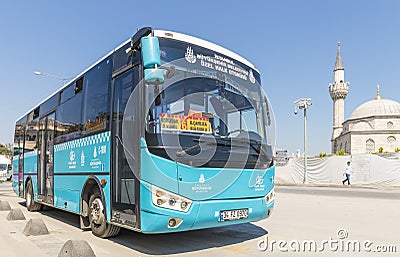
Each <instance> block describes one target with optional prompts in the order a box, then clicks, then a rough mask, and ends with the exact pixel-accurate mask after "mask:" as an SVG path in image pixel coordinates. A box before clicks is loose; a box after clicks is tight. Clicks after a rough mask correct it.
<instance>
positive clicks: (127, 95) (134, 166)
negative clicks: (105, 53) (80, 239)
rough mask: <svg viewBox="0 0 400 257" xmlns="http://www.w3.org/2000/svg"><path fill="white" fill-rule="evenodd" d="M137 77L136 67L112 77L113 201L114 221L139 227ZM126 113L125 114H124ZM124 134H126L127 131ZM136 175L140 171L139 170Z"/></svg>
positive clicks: (112, 219)
mask: <svg viewBox="0 0 400 257" xmlns="http://www.w3.org/2000/svg"><path fill="white" fill-rule="evenodd" d="M137 77H138V68H137V66H136V67H134V68H132V69H130V70H128V71H126V72H124V73H122V74H121V75H118V76H117V77H115V78H114V79H113V112H112V113H113V116H112V149H113V154H112V159H113V160H112V163H113V165H112V196H111V198H112V204H111V221H112V222H115V223H119V224H122V225H125V226H130V227H133V228H138V226H139V224H140V223H139V222H138V214H139V211H138V202H139V180H138V178H137V177H136V175H135V173H136V172H135V171H137V170H138V169H139V162H138V160H139V159H140V158H139V157H138V156H139V154H138V153H139V151H140V141H139V139H140V136H139V132H138V130H139V127H140V126H139V125H138V124H136V123H135V121H137V119H136V118H135V117H137V113H138V108H137V105H138V104H139V103H138V102H139V101H132V98H131V94H132V92H133V89H134V88H135V86H136V83H137V81H138V80H137ZM124 115H126V117H124ZM124 133H125V134H124ZM136 174H137V173H136Z"/></svg>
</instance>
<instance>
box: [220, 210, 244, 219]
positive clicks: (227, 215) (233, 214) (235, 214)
mask: <svg viewBox="0 0 400 257" xmlns="http://www.w3.org/2000/svg"><path fill="white" fill-rule="evenodd" d="M248 216H249V210H248V209H240V210H228V211H220V213H219V220H220V221H225V220H240V219H247V218H248Z"/></svg>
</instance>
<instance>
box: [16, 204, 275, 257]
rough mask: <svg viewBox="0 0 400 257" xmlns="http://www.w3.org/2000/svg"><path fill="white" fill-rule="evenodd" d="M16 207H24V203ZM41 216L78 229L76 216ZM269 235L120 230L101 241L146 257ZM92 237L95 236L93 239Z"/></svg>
mask: <svg viewBox="0 0 400 257" xmlns="http://www.w3.org/2000/svg"><path fill="white" fill-rule="evenodd" d="M19 204H20V205H21V206H24V207H25V201H20V202H19ZM40 213H41V214H43V215H45V216H47V217H50V218H53V219H56V220H59V221H61V222H64V223H66V224H68V225H70V226H73V227H76V228H77V229H80V226H79V216H78V215H77V214H73V213H69V212H65V211H62V210H58V209H55V208H50V209H49V210H46V211H40ZM267 233H268V232H267V231H266V230H265V229H263V228H261V227H259V226H256V225H254V224H251V223H247V224H239V225H232V226H226V227H218V228H209V229H202V230H193V231H187V232H178V233H169V234H153V235H148V234H142V233H138V232H134V231H131V230H127V229H121V232H120V233H119V235H118V236H116V237H113V238H109V239H104V240H109V241H112V242H114V243H117V244H120V245H123V246H125V247H127V248H130V249H133V250H135V251H138V252H141V253H143V254H149V255H169V254H178V253H188V252H194V251H198V250H203V249H209V248H215V247H222V246H229V245H234V244H238V243H242V242H245V241H248V240H252V239H255V238H259V237H262V236H264V235H265V234H267ZM92 236H93V237H94V235H92Z"/></svg>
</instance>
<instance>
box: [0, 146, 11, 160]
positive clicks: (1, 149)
mask: <svg viewBox="0 0 400 257" xmlns="http://www.w3.org/2000/svg"><path fill="white" fill-rule="evenodd" d="M10 146H11V144H6V145H3V144H0V155H5V156H6V157H7V158H10V159H11V157H12V150H11V149H10Z"/></svg>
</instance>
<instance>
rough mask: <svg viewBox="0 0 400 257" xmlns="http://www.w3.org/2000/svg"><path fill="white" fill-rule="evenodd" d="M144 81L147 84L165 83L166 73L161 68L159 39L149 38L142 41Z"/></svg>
mask: <svg viewBox="0 0 400 257" xmlns="http://www.w3.org/2000/svg"><path fill="white" fill-rule="evenodd" d="M141 43H142V60H143V67H144V80H145V81H146V82H147V83H153V84H160V83H163V82H164V72H163V70H161V69H159V68H158V67H159V66H161V59H160V44H159V42H158V38H157V37H152V36H147V37H143V38H142V39H141Z"/></svg>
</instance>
